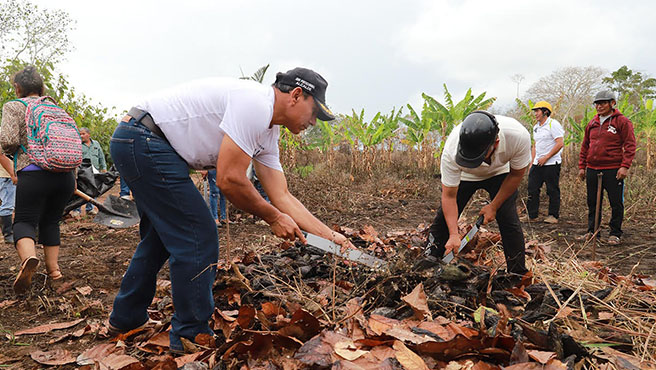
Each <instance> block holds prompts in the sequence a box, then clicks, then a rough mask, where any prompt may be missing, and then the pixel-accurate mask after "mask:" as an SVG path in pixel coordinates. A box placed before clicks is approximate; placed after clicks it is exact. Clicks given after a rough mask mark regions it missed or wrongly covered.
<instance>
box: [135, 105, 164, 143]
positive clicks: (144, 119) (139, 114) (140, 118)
mask: <svg viewBox="0 0 656 370" xmlns="http://www.w3.org/2000/svg"><path fill="white" fill-rule="evenodd" d="M128 116H130V117H132V118H134V120H135V121H137V122H139V123H141V124H142V125H144V126H146V127H147V128H148V129H149V130H150V132H152V133H153V134H155V135H157V136H159V137H160V138H162V139H164V140H166V142H168V140H167V139H166V136H164V133H163V132H162V130H161V129H160V128H159V126H157V125H156V124H155V121H153V117H152V116H151V115H150V113H148V112H146V111H143V110H141V109H139V108H135V107H132V108H130V110H129V111H128ZM128 120H129V119H128Z"/></svg>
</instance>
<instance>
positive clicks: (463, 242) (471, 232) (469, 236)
mask: <svg viewBox="0 0 656 370" xmlns="http://www.w3.org/2000/svg"><path fill="white" fill-rule="evenodd" d="M482 224H483V215H480V216H478V219H477V220H476V223H475V224H474V226H472V228H471V230H469V232H468V233H467V234H466V235H465V236H464V237H463V238H462V240H461V241H460V247H458V253H460V251H461V250H462V249H463V248H464V247H465V245H467V243H469V241H470V240H471V239H472V238H473V237H474V235H476V233H477V232H478V229H480V228H481V225H482ZM453 257H454V255H453V251H451V252H449V254H447V255H446V256H444V258H442V261H443V262H444V263H449V262H451V260H452V259H453Z"/></svg>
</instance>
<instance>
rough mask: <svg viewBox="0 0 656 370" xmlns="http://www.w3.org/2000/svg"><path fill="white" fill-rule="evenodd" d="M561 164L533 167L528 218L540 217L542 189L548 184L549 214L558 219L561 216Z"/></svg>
mask: <svg viewBox="0 0 656 370" xmlns="http://www.w3.org/2000/svg"><path fill="white" fill-rule="evenodd" d="M559 182H560V163H558V164H551V165H548V166H538V165H533V166H531V170H530V171H529V173H528V200H527V201H526V208H528V217H530V218H536V217H538V210H539V208H540V188H542V184H545V183H546V184H547V196H548V197H549V214H550V215H552V216H554V217H555V218H558V216H559V215H560V186H559V184H558V183H559Z"/></svg>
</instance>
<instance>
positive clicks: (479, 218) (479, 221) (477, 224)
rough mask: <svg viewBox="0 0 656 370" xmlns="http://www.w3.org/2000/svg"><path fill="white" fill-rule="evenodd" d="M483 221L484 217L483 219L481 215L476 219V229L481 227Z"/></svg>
mask: <svg viewBox="0 0 656 370" xmlns="http://www.w3.org/2000/svg"><path fill="white" fill-rule="evenodd" d="M484 220H485V217H483V215H480V216H478V219H476V227H481V225H483V221H484Z"/></svg>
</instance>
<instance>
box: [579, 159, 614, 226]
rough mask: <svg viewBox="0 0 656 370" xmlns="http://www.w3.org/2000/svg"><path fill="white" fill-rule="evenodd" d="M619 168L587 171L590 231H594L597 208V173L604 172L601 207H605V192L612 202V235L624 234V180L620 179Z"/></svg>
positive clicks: (610, 223) (610, 224) (586, 182)
mask: <svg viewBox="0 0 656 370" xmlns="http://www.w3.org/2000/svg"><path fill="white" fill-rule="evenodd" d="M617 170H618V168H614V169H609V170H593V169H590V168H588V169H587V170H586V171H585V184H586V187H587V190H588V232H590V233H592V232H594V225H595V210H596V207H597V174H598V173H602V178H601V188H602V192H601V204H600V205H599V209H603V208H602V207H603V204H604V202H603V200H604V192H603V190H606V194H607V195H608V201H609V202H610V209H611V215H610V222H609V223H608V225H609V226H610V235H614V236H617V237H621V236H622V221H623V219H624V180H618V179H617V178H616V176H617ZM601 213H602V212H599V220H598V221H599V225H601Z"/></svg>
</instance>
